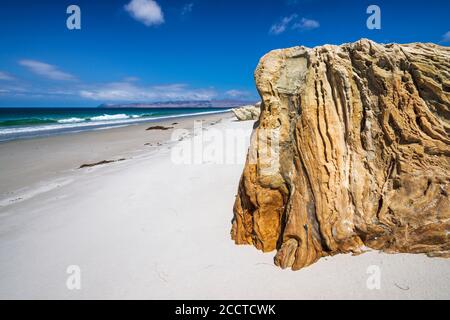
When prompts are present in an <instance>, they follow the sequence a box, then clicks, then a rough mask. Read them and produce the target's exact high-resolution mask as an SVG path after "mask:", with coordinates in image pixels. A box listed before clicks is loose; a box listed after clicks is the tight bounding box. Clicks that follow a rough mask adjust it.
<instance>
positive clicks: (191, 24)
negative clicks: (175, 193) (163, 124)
mask: <svg viewBox="0 0 450 320" xmlns="http://www.w3.org/2000/svg"><path fill="white" fill-rule="evenodd" d="M70 5H76V6H78V7H79V9H80V13H81V14H80V19H79V21H80V27H81V29H72V30H70V29H68V27H67V19H68V18H69V20H70V22H72V24H73V23H74V21H75V20H73V19H72V13H73V11H70V12H69V14H68V13H67V8H68V7H69V6H70ZM370 5H377V6H378V7H379V8H380V27H381V29H369V28H368V27H367V20H368V18H369V17H370V16H371V15H372V12H371V13H369V14H368V13H367V8H368V7H369V6H370ZM449 12H450V2H449V1H446V0H427V1H405V0H396V1H392V0H387V1H381V0H371V1H365V0H345V1H344V0H342V1H335V0H334V1H332V0H329V1H327V0H240V1H234V0H227V1H225V0H96V1H95V0H88V1H86V0H70V1H66V0H40V1H34V0H33V1H31V0H28V1H25V0H2V1H1V2H0V107H95V106H98V105H99V104H102V103H132V102H151V101H166V100H208V99H240V100H257V99H258V95H257V92H256V90H255V85H254V79H253V72H254V69H255V67H256V66H257V64H258V61H259V59H260V58H261V57H262V56H263V55H264V54H265V53H267V52H269V51H270V50H273V49H279V48H286V47H292V46H298V45H302V46H307V47H314V46H318V45H323V44H337V45H339V44H342V43H346V42H353V41H356V40H358V39H360V38H369V39H371V40H374V41H377V42H382V43H390V42H398V43H409V42H418V41H420V42H433V43H437V44H439V45H443V46H448V45H449V44H450V19H449Z"/></svg>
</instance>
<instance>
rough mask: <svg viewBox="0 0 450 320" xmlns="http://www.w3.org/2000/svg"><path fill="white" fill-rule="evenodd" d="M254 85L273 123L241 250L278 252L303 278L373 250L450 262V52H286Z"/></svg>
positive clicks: (249, 199)
mask: <svg viewBox="0 0 450 320" xmlns="http://www.w3.org/2000/svg"><path fill="white" fill-rule="evenodd" d="M255 79H256V85H257V88H258V91H259V93H260V95H261V98H262V106H261V110H262V111H261V112H262V113H261V117H260V120H259V122H258V123H257V124H256V129H255V131H254V132H253V137H252V143H251V146H250V150H249V155H248V159H247V164H246V166H245V169H244V173H243V175H242V178H241V182H240V185H239V191H238V196H237V199H236V203H235V207H234V219H233V227H232V238H233V239H234V241H235V242H236V243H237V244H250V245H254V246H255V247H257V248H258V249H260V250H263V251H265V252H269V251H273V250H276V251H277V253H276V256H275V264H276V265H278V266H280V267H282V268H292V269H293V270H298V269H301V268H303V267H305V266H308V265H311V264H312V263H314V262H315V261H317V260H318V259H319V258H321V257H323V256H328V255H334V254H337V253H350V252H353V253H361V252H363V251H364V247H370V248H373V249H378V250H382V251H385V252H389V253H395V252H409V253H426V254H428V255H429V256H442V257H449V256H450V240H449V231H450V199H449V193H450V137H449V132H450V48H447V47H441V46H438V45H434V44H421V43H414V44H405V45H398V44H388V45H381V44H377V43H375V42H372V41H370V40H366V39H363V40H360V41H358V42H355V43H350V44H344V45H341V46H332V45H326V46H322V47H317V48H313V49H309V48H305V47H294V48H290V49H284V50H275V51H272V52H270V53H268V54H267V55H266V56H264V57H263V58H262V59H261V61H260V63H259V65H258V67H257V69H256V71H255ZM263 132H274V133H275V134H272V135H270V134H266V135H261V133H263ZM261 137H266V138H261ZM266 147H267V148H266ZM265 149H267V150H266V151H265ZM265 153H267V154H269V157H265V158H264V157H263V155H264V154H265ZM267 158H269V161H267Z"/></svg>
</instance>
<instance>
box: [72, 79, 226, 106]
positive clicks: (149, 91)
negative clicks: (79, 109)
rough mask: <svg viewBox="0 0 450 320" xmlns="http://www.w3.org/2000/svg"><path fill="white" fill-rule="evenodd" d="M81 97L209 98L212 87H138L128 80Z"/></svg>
mask: <svg viewBox="0 0 450 320" xmlns="http://www.w3.org/2000/svg"><path fill="white" fill-rule="evenodd" d="M79 94H80V96H81V97H83V98H87V99H91V100H97V101H104V102H110V101H122V102H151V101H157V100H160V101H164V100H209V99H212V98H214V97H215V96H216V95H217V94H216V92H215V91H214V90H213V89H192V88H190V87H188V86H187V85H185V84H169V85H160V86H150V87H140V86H137V85H135V84H133V83H130V82H113V83H108V84H105V85H103V86H100V87H97V88H89V89H84V90H81V91H80V92H79Z"/></svg>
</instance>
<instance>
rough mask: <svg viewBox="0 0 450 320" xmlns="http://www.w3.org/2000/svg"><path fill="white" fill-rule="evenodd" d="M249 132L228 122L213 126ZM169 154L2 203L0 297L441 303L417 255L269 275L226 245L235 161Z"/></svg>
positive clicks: (445, 294)
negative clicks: (73, 280)
mask: <svg viewBox="0 0 450 320" xmlns="http://www.w3.org/2000/svg"><path fill="white" fill-rule="evenodd" d="M252 125H253V123H252V122H246V123H238V122H234V121H230V120H229V119H228V120H225V121H223V122H222V123H220V124H217V125H216V126H215V127H216V128H219V129H221V130H225V128H235V129H237V128H242V129H246V130H247V131H250V130H251V128H252ZM67 139H70V138H69V137H68V138H67ZM170 159H171V158H170V150H169V149H168V146H164V147H163V148H161V150H160V151H159V152H157V153H155V154H153V155H152V154H149V153H148V152H147V153H143V154H142V155H141V156H138V157H135V158H134V159H131V160H128V161H125V162H120V163H114V164H109V165H105V166H102V167H97V168H93V169H87V170H78V171H76V172H74V173H72V174H71V175H70V176H68V177H59V178H58V179H60V180H55V181H57V182H56V184H55V183H54V184H53V185H52V186H53V187H52V188H48V190H47V189H45V188H44V190H41V191H42V192H40V193H39V192H34V193H32V194H31V196H29V197H28V198H27V199H25V200H22V201H18V202H12V203H3V205H4V206H3V207H0V298H40V299H42V298H43V299H47V298H62V299H81V298H83V299H85V298H88V299H90V298H106V299H113V298H114V299H122V298H126V299H129V298H138V299H299V298H306V299H326V298H338V299H348V298H375V299H378V298H442V299H448V298H450V281H449V280H450V260H445V259H430V258H427V257H425V256H423V255H386V254H380V253H377V252H371V253H367V254H364V255H360V256H356V257H354V256H350V255H340V256H336V257H332V258H327V259H322V260H320V261H319V262H318V263H317V264H315V265H313V266H311V267H309V268H307V269H304V270H301V271H297V272H292V271H288V270H285V271H283V270H281V269H278V268H276V267H275V266H274V265H273V261H272V259H273V256H274V254H273V253H270V254H263V253H261V252H259V251H257V250H256V249H254V248H252V247H242V246H241V247H239V246H236V245H234V243H233V242H232V241H231V240H230V236H229V231H230V226H231V224H230V221H231V219H232V206H233V202H234V198H235V194H236V190H237V185H238V181H239V178H240V175H241V172H242V168H243V164H236V165H216V164H203V165H174V164H173V163H172V161H171V160H170ZM0 165H1V164H0ZM55 179H56V178H55ZM43 186H44V187H45V184H44V185H43ZM28 195H30V192H28ZM0 200H1V199H0ZM69 265H77V266H79V267H80V268H81V290H73V291H71V290H68V289H67V287H66V280H67V277H68V276H69V275H68V274H67V273H66V269H67V267H68V266H69ZM371 265H377V266H378V267H379V268H380V270H381V278H380V279H381V288H380V290H369V289H368V288H367V286H366V281H367V279H368V277H369V274H367V273H366V272H367V268H368V267H369V266H371Z"/></svg>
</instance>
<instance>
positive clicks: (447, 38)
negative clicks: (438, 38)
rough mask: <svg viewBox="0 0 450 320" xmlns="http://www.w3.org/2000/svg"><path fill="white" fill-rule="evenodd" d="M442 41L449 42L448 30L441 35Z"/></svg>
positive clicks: (449, 34) (449, 33) (449, 32)
mask: <svg viewBox="0 0 450 320" xmlns="http://www.w3.org/2000/svg"><path fill="white" fill-rule="evenodd" d="M442 42H450V31H447V32H446V33H445V34H444V35H443V36H442Z"/></svg>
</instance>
